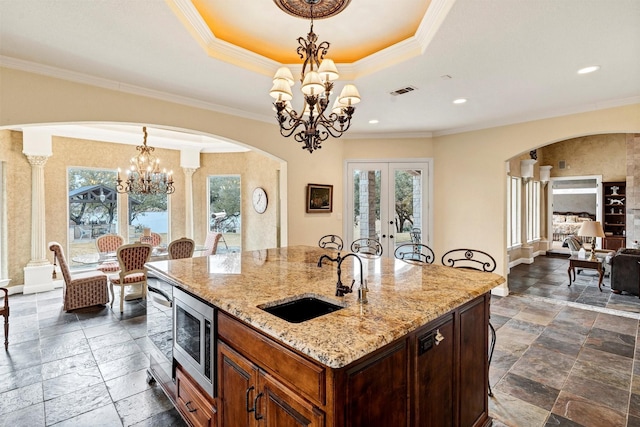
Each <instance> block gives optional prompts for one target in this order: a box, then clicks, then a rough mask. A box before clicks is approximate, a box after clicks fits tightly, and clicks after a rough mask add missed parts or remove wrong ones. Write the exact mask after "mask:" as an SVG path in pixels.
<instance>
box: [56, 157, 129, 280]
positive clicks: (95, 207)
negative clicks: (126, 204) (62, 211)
mask: <svg viewBox="0 0 640 427" xmlns="http://www.w3.org/2000/svg"><path fill="white" fill-rule="evenodd" d="M68 180H69V250H68V259H69V260H71V264H70V265H71V266H72V267H77V266H82V265H83V264H82V263H80V262H76V261H74V259H76V260H77V259H79V258H78V257H81V256H82V255H88V254H93V253H96V252H97V249H96V243H95V241H96V238H97V237H99V236H101V235H103V234H108V233H116V232H117V230H118V227H117V223H118V217H117V214H118V197H117V196H118V194H117V193H116V191H115V187H114V183H115V180H116V171H115V170H101V169H87V168H69V170H68Z"/></svg>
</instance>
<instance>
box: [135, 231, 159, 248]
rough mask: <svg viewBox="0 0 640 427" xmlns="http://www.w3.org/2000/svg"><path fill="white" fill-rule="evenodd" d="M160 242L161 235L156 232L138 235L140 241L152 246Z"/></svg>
mask: <svg viewBox="0 0 640 427" xmlns="http://www.w3.org/2000/svg"><path fill="white" fill-rule="evenodd" d="M160 242H162V236H161V235H159V234H158V233H154V232H151V234H149V235H148V236H142V237H140V243H147V244H149V245H151V246H152V247H156V246H160Z"/></svg>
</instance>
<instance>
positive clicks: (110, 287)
mask: <svg viewBox="0 0 640 427" xmlns="http://www.w3.org/2000/svg"><path fill="white" fill-rule="evenodd" d="M109 290H110V291H111V309H112V310H113V283H111V282H109Z"/></svg>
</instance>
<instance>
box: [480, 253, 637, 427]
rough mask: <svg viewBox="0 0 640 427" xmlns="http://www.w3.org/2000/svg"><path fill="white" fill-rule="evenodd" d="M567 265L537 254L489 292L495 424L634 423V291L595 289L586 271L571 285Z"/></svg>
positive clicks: (492, 410) (570, 424) (561, 260)
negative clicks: (502, 288) (505, 285)
mask: <svg viewBox="0 0 640 427" xmlns="http://www.w3.org/2000/svg"><path fill="white" fill-rule="evenodd" d="M567 267H568V262H567V260H566V259H564V260H563V259H558V258H547V257H544V256H540V257H537V258H536V260H535V262H534V263H533V264H532V265H529V266H527V265H520V266H518V267H515V268H514V269H512V271H511V273H510V275H509V287H510V290H511V292H512V294H511V295H510V296H509V297H506V298H499V297H494V298H492V305H491V322H492V323H493V325H494V326H495V327H496V329H497V343H496V350H495V353H494V356H493V361H492V363H491V367H490V370H489V376H490V381H491V384H492V386H493V392H494V397H493V398H489V408H490V414H491V416H492V417H494V425H496V426H503V425H506V426H593V427H597V426H603V427H605V426H606V427H611V426H630V427H631V426H640V364H639V363H637V360H638V356H637V350H638V347H639V345H638V344H637V341H638V340H637V337H638V319H639V318H640V316H639V315H638V314H637V313H639V312H640V303H639V302H638V298H637V297H636V296H633V295H615V294H612V293H611V292H610V290H609V288H608V286H607V287H603V292H599V291H598V287H597V277H596V276H595V275H593V274H592V273H591V272H587V271H585V273H583V274H582V275H579V276H578V279H577V282H576V283H574V284H573V285H572V286H571V287H570V288H569V287H568V286H567V284H568V280H569V279H568V276H567ZM605 282H606V283H607V285H608V279H606V280H605Z"/></svg>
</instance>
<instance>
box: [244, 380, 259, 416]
mask: <svg viewBox="0 0 640 427" xmlns="http://www.w3.org/2000/svg"><path fill="white" fill-rule="evenodd" d="M253 389H254V387H253V386H251V387H249V388H248V389H247V394H246V396H245V398H246V408H247V412H248V413H251V412H253V411H255V410H256V407H255V406H254V407H253V408H249V393H251V390H253Z"/></svg>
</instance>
